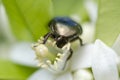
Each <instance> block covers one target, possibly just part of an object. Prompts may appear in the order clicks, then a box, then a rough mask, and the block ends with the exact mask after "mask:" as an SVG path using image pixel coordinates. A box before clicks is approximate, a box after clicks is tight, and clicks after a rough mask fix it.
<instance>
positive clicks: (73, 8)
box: [53, 0, 89, 21]
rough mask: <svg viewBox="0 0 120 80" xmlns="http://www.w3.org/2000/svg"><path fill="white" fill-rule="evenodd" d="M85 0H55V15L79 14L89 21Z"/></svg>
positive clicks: (83, 19)
mask: <svg viewBox="0 0 120 80" xmlns="http://www.w3.org/2000/svg"><path fill="white" fill-rule="evenodd" d="M83 4H84V2H83V0H53V6H54V15H55V16H71V15H77V16H79V17H80V18H82V21H88V20H89V17H88V14H87V11H86V9H85V6H84V5H83Z"/></svg>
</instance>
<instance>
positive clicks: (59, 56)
mask: <svg viewBox="0 0 120 80" xmlns="http://www.w3.org/2000/svg"><path fill="white" fill-rule="evenodd" d="M41 41H42V40H41V39H40V40H39V42H41ZM39 42H38V43H36V44H34V45H33V49H34V51H35V53H36V56H37V59H38V61H39V66H40V67H43V68H47V69H49V70H52V71H61V70H63V68H64V67H65V66H66V62H67V58H68V56H69V55H70V53H69V48H70V45H66V46H64V48H63V49H60V48H57V47H56V45H54V43H53V42H52V41H51V40H48V41H47V42H46V44H41V43H39ZM34 46H35V47H34Z"/></svg>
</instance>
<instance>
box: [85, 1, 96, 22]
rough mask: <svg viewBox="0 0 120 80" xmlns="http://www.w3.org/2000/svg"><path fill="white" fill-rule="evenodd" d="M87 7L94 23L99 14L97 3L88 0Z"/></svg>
mask: <svg viewBox="0 0 120 80" xmlns="http://www.w3.org/2000/svg"><path fill="white" fill-rule="evenodd" d="M85 7H86V9H87V11H88V14H89V15H90V18H91V21H92V23H95V22H96V20H97V14H98V7H97V3H95V2H94V1H92V0H86V2H85Z"/></svg>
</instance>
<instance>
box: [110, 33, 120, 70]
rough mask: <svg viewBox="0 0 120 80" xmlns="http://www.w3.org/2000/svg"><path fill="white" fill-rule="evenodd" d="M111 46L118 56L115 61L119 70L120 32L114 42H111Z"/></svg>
mask: <svg viewBox="0 0 120 80" xmlns="http://www.w3.org/2000/svg"><path fill="white" fill-rule="evenodd" d="M112 48H113V49H114V50H115V51H116V53H117V55H118V56H119V57H118V61H117V63H118V69H119V72H120V34H119V36H118V38H117V39H116V41H115V43H114V44H113V46H112Z"/></svg>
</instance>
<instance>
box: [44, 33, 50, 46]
mask: <svg viewBox="0 0 120 80" xmlns="http://www.w3.org/2000/svg"><path fill="white" fill-rule="evenodd" d="M51 35H52V34H51V33H50V32H49V33H47V34H46V35H45V36H44V40H43V44H45V43H46V41H47V40H48V38H49V37H50V36H51Z"/></svg>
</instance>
